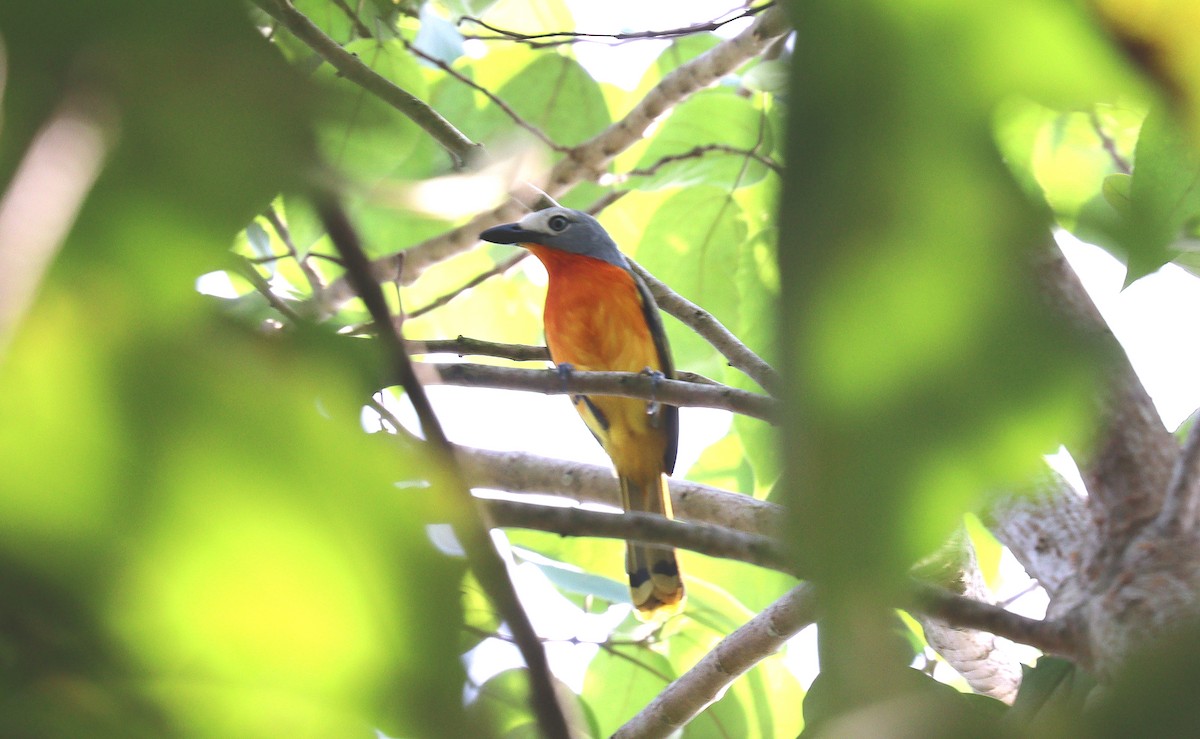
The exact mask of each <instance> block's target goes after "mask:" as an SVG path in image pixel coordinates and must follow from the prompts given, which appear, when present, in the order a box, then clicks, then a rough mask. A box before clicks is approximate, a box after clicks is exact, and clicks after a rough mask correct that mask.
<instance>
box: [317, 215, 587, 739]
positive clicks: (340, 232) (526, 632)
mask: <svg viewBox="0 0 1200 739" xmlns="http://www.w3.org/2000/svg"><path fill="white" fill-rule="evenodd" d="M316 205H317V211H318V213H319V214H320V217H321V221H322V223H323V225H324V226H325V229H326V231H328V233H329V238H330V240H331V241H332V242H333V244H334V246H335V247H336V248H337V250H338V253H340V254H341V256H342V260H343V261H344V262H345V264H346V274H347V276H348V277H349V278H350V280H351V281H352V283H353V284H354V287H355V289H356V290H357V291H358V293H359V297H360V298H361V299H362V301H363V304H364V305H366V307H367V310H368V311H369V312H370V314H371V317H372V318H373V319H374V320H375V322H376V323H377V324H378V325H380V326H388V327H389V328H390V329H391V330H389V331H384V332H382V333H381V334H380V340H381V341H382V342H383V346H384V347H385V349H386V350H387V354H388V359H389V360H390V361H391V363H392V365H393V371H394V373H395V375H396V376H397V378H398V379H399V380H400V382H401V384H403V385H404V390H405V392H406V394H407V396H408V399H409V402H410V403H411V404H412V407H413V410H414V411H416V414H417V418H418V419H419V420H420V423H421V429H422V430H423V431H424V433H425V438H426V439H428V440H429V443H430V444H431V445H432V447H433V451H434V454H435V455H437V456H440V457H441V460H440V461H442V462H443V465H442V466H443V467H444V469H445V470H446V471H447V473H448V476H449V477H450V485H449V488H450V490H451V492H453V493H456V494H457V495H458V496H459V498H460V502H461V504H462V505H461V511H462V513H463V514H465V515H462V516H459V520H458V521H456V526H455V529H456V531H457V533H458V534H459V537H460V541H461V542H462V544H463V548H464V549H465V550H466V552H467V557H468V559H469V561H470V562H471V565H472V567H473V568H474V569H475V572H476V575H477V576H478V580H479V582H480V584H481V585H482V586H483V588H484V589H485V591H486V592H487V594H488V597H489V598H490V599H491V601H492V603H493V605H495V606H496V610H497V611H499V612H500V614H501V615H502V616H503V618H504V620H505V621H506V622H507V623H508V625H509V629H510V630H511V631H512V634H513V638H514V639H516V640H517V646H518V649H519V650H520V652H521V657H522V658H523V659H524V660H525V664H526V666H527V667H528V668H529V680H530V689H531V690H530V692H531V696H530V702H531V704H532V707H533V712H534V714H535V715H536V716H537V719H538V725H539V726H540V728H541V730H542V733H543V734H544V735H546V736H548V737H553V738H554V739H560V738H561V739H568V737H569V736H570V731H569V730H568V728H567V719H566V716H565V715H564V714H563V711H562V707H561V706H560V705H559V703H558V699H557V697H556V694H555V690H554V679H553V676H552V675H551V673H550V663H549V662H548V661H547V659H546V652H545V650H544V649H543V648H542V643H541V641H539V640H538V636H537V633H536V632H535V631H534V630H533V625H532V624H531V623H530V621H529V616H528V615H527V614H526V613H525V610H524V609H523V608H522V606H521V602H520V600H518V599H517V592H516V589H515V588H514V587H513V584H512V580H510V579H509V577H508V568H507V567H506V566H505V564H504V560H503V559H501V557H500V554H499V552H497V551H496V548H495V544H494V543H493V541H492V538H491V534H490V532H489V530H488V522H487V521H486V520H485V519H484V517H483V515H482V511H481V509H480V508H479V507H477V506H476V505H475V499H474V498H473V497H472V496H471V493H470V489H469V488H468V487H467V485H466V483H465V482H464V481H463V480H462V478H461V475H460V473H459V470H458V466H457V465H456V464H455V462H454V452H453V449H452V448H451V446H450V442H449V441H448V440H447V439H446V434H445V432H444V431H443V429H442V426H441V423H440V422H439V421H438V418H437V415H436V414H435V413H434V412H433V406H432V405H430V403H429V397H428V396H427V395H426V394H425V389H424V387H422V385H421V383H420V382H418V381H417V376H416V373H415V372H414V371H413V366H412V362H411V360H410V359H409V357H408V354H407V352H405V350H404V337H403V336H402V335H401V333H400V329H399V327H398V326H396V325H395V324H394V323H392V322H391V321H390V320H389V317H388V306H387V300H386V299H385V298H384V297H383V291H382V290H381V289H380V287H379V283H377V282H375V281H374V280H372V279H371V276H370V268H369V262H368V260H367V255H366V253H365V252H364V251H363V249H362V246H361V244H360V242H359V239H358V234H357V233H356V232H355V231H354V228H353V227H352V226H351V225H350V221H349V219H348V218H347V217H346V213H345V211H344V210H342V208H341V206H340V204H338V203H337V202H336V201H335V200H334V199H333V198H332V197H331V196H329V195H319V196H318V197H317V198H316Z"/></svg>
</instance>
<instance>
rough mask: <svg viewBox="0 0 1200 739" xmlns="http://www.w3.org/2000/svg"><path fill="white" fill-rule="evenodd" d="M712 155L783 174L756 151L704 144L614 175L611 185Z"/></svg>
mask: <svg viewBox="0 0 1200 739" xmlns="http://www.w3.org/2000/svg"><path fill="white" fill-rule="evenodd" d="M712 153H719V154H731V155H734V156H739V157H743V158H746V159H753V160H754V161H756V162H758V163H759V164H761V165H763V166H764V167H767V168H768V169H770V170H771V171H773V172H774V173H775V174H777V175H782V174H783V165H782V164H780V163H779V162H777V161H775V160H774V159H772V158H770V157H768V156H766V155H763V154H759V153H758V152H757V151H755V150H753V149H741V148H738V147H736V146H729V145H727V144H704V145H703V146H694V147H692V148H691V149H688V150H687V151H685V152H682V153H680V154H668V155H666V156H664V157H662V158H661V159H659V160H657V161H655V162H653V163H652V164H650V165H649V166H647V167H640V168H638V169H631V170H629V171H628V172H624V173H621V174H618V175H614V176H613V178H612V179H613V184H616V185H619V184H622V183H624V182H627V181H628V180H630V179H631V178H633V177H652V176H654V175H655V174H657V173H658V171H659V170H660V169H662V168H663V167H665V166H667V165H668V164H673V163H675V162H681V161H685V160H688V159H699V158H700V157H703V156H704V155H705V154H712Z"/></svg>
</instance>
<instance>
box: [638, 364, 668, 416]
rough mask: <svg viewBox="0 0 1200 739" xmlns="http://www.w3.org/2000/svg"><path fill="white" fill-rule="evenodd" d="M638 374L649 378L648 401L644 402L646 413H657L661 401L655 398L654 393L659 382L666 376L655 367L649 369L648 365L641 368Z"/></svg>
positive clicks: (648, 414) (650, 414)
mask: <svg viewBox="0 0 1200 739" xmlns="http://www.w3.org/2000/svg"><path fill="white" fill-rule="evenodd" d="M639 374H642V375H646V376H647V377H649V378H650V402H649V403H647V404H646V415H647V416H653V415H657V414H658V411H659V409H660V408H661V407H662V403H659V402H658V399H657V398H655V397H654V395H655V393H657V392H658V385H659V383H660V382H662V381H663V380H665V379H667V376H666V375H664V374H663V373H662V372H659V371H658V370H656V369H650V368H649V367H647V368H645V369H643V370H642V371H641V372H640V373H639Z"/></svg>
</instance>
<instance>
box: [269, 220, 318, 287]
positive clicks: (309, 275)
mask: <svg viewBox="0 0 1200 739" xmlns="http://www.w3.org/2000/svg"><path fill="white" fill-rule="evenodd" d="M263 216H264V217H265V218H266V219H267V222H268V223H270V224H271V228H273V229H275V234H276V235H277V236H279V240H280V241H282V242H283V246H284V248H286V249H287V253H288V256H290V257H291V258H292V259H293V260H294V261H295V262H296V265H297V266H298V267H300V272H301V273H302V274H303V275H304V279H306V280H308V288H309V290H312V293H313V295H317V294H319V293H320V292H321V290H322V289H323V288H324V286H325V285H324V282H323V281H322V280H321V276H320V275H318V274H317V271H316V270H314V269H313V268H312V266H311V265H310V264H309V263H308V256H304V257H301V256H300V250H299V249H297V248H296V244H295V242H293V241H292V232H291V230H290V229H288V227H287V224H286V223H284V222H283V219H282V218H280V217H279V213H277V212H276V211H275V206H271V205H269V206H267V209H266V211H264V212H263Z"/></svg>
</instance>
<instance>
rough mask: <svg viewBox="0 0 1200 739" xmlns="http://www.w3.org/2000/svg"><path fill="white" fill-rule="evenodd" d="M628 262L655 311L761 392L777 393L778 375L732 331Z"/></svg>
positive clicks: (658, 280) (667, 286) (637, 265)
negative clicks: (678, 323) (672, 319)
mask: <svg viewBox="0 0 1200 739" xmlns="http://www.w3.org/2000/svg"><path fill="white" fill-rule="evenodd" d="M629 263H630V265H631V266H632V267H633V270H634V271H635V272H637V273H638V275H639V276H640V277H641V278H642V279H643V280H645V282H646V286H647V287H649V288H650V294H651V295H653V296H654V302H656V303H658V307H659V308H661V309H662V310H664V311H666V312H667V313H669V314H671V315H673V316H675V317H676V318H678V319H679V320H680V321H683V323H684V325H686V326H688V327H689V328H691V329H692V330H693V331H695V332H696V333H698V334H700V336H701V337H702V338H703V339H704V340H705V341H707V342H708V343H709V344H712V346H713V348H714V349H716V350H717V351H718V352H720V353H721V356H723V357H725V359H727V360H729V366H731V367H736V368H737V369H739V370H741V371H742V372H745V373H746V375H747V376H749V377H750V379H751V380H754V381H755V382H757V383H758V384H759V387H761V388H762V389H763V390H766V391H767V392H769V393H776V392H778V391H779V386H780V381H779V373H778V372H776V371H775V369H774V368H773V367H772V366H771V365H769V364H767V363H766V362H765V361H764V360H763V358H762V357H760V356H758V355H757V354H755V353H754V351H753V350H752V349H751V348H750V347H748V346H746V345H745V344H743V343H742V342H741V340H740V339H738V337H736V336H734V335H733V332H732V331H730V330H729V329H727V328H725V326H724V324H722V323H721V322H720V321H718V320H717V318H716V316H714V315H713V314H711V313H709V312H708V311H706V310H704V309H703V308H701V307H700V306H698V305H696V304H695V303H693V302H692V301H690V300H688V299H687V298H685V297H683V296H682V295H680V294H679V293H677V292H675V291H674V290H672V289H671V288H670V286H669V285H667V284H666V283H665V282H663V281H662V280H660V279H658V278H657V277H655V276H654V275H652V274H650V273H649V272H647V271H646V269H645V268H644V267H642V266H641V265H640V264H637V263H635V262H634V261H633V260H632V259H631V260H629Z"/></svg>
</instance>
